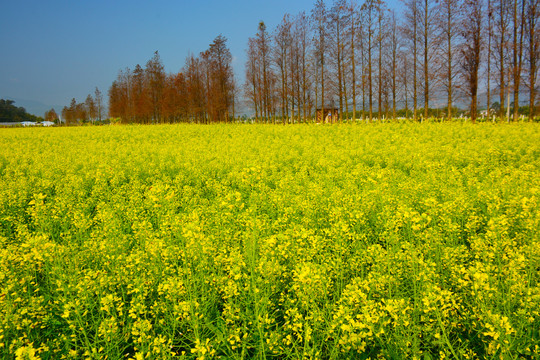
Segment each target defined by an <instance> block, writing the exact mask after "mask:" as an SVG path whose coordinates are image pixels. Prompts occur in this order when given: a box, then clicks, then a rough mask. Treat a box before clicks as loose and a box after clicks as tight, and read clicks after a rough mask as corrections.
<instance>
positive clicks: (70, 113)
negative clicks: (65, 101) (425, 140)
mask: <svg viewBox="0 0 540 360" xmlns="http://www.w3.org/2000/svg"><path fill="white" fill-rule="evenodd" d="M104 113H105V109H104V103H103V95H102V94H101V91H100V90H99V89H98V88H97V87H96V89H95V91H94V96H92V95H91V94H88V96H87V97H86V100H85V101H84V102H77V100H75V98H73V99H71V102H70V104H69V106H64V107H63V109H62V120H63V122H64V123H65V124H66V125H74V124H81V123H96V122H101V121H102V120H103V114H104ZM45 118H46V119H47V118H52V119H57V118H58V115H57V114H56V111H54V109H51V110H49V111H48V112H46V113H45ZM51 121H53V120H51Z"/></svg>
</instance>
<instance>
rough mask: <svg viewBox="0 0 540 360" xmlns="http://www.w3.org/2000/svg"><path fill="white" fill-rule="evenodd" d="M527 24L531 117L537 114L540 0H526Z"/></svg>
mask: <svg viewBox="0 0 540 360" xmlns="http://www.w3.org/2000/svg"><path fill="white" fill-rule="evenodd" d="M526 2H527V4H526V9H525V24H526V43H527V65H528V68H527V73H528V77H529V79H528V80H529V81H528V88H529V119H531V120H533V119H534V117H535V115H536V96H537V95H536V80H537V76H538V58H539V56H540V28H539V26H538V21H539V17H540V1H539V0H526Z"/></svg>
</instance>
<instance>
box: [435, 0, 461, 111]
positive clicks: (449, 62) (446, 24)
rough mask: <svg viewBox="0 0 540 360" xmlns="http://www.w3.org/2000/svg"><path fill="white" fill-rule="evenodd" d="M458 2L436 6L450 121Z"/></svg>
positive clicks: (448, 0) (449, 0) (444, 1)
mask: <svg viewBox="0 0 540 360" xmlns="http://www.w3.org/2000/svg"><path fill="white" fill-rule="evenodd" d="M460 7H461V2H460V0H440V2H439V3H438V6H437V15H438V24H439V27H440V29H439V31H440V34H441V57H442V60H443V68H444V69H445V71H443V74H444V75H443V81H442V83H443V85H444V87H445V88H446V95H447V102H446V103H447V108H448V110H447V114H446V116H447V119H448V120H451V119H452V106H453V103H454V79H455V77H456V71H455V66H456V65H455V62H454V57H455V42H456V38H457V36H458V29H459V25H460V24H459V15H460Z"/></svg>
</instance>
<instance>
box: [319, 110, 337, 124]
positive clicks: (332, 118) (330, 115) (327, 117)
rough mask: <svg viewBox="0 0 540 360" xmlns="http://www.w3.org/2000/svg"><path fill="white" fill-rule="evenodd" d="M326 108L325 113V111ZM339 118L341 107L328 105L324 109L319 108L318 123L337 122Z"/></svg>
mask: <svg viewBox="0 0 540 360" xmlns="http://www.w3.org/2000/svg"><path fill="white" fill-rule="evenodd" d="M323 110H324V113H323ZM338 120H339V108H336V107H335V106H327V107H325V108H324V109H317V122H318V123H324V124H328V123H335V122H338Z"/></svg>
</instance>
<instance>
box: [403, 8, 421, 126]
mask: <svg viewBox="0 0 540 360" xmlns="http://www.w3.org/2000/svg"><path fill="white" fill-rule="evenodd" d="M419 1H420V0H404V2H405V13H404V15H405V23H404V25H403V33H404V36H405V38H406V39H407V40H408V42H409V47H410V48H409V52H408V54H407V55H408V56H409V57H410V59H411V62H412V77H413V79H412V80H413V83H412V92H413V119H414V121H416V120H417V110H418V69H417V66H418V41H419V39H420V35H419V30H418V24H419V22H420V11H419Z"/></svg>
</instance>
